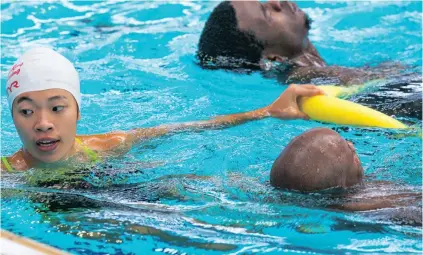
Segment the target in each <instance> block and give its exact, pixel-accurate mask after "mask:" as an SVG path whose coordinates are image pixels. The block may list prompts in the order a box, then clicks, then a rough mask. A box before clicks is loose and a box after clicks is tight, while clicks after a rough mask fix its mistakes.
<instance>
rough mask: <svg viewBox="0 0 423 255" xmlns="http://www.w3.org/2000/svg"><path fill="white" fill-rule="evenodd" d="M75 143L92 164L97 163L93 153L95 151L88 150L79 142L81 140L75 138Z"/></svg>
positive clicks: (95, 154) (95, 155)
mask: <svg viewBox="0 0 423 255" xmlns="http://www.w3.org/2000/svg"><path fill="white" fill-rule="evenodd" d="M75 141H76V142H77V143H78V145H79V146H81V147H82V150H83V151H84V152H85V154H86V155H87V156H88V158H89V159H90V160H91V161H92V162H98V161H99V159H98V157H97V153H95V151H93V150H91V149H90V148H88V146H87V145H85V144H83V143H82V141H81V139H79V138H75Z"/></svg>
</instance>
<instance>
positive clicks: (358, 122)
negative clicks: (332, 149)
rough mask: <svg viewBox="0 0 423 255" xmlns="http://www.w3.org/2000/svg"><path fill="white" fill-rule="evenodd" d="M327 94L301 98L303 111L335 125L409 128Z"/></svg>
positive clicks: (376, 112) (368, 109)
mask: <svg viewBox="0 0 423 255" xmlns="http://www.w3.org/2000/svg"><path fill="white" fill-rule="evenodd" d="M324 90H325V89H324ZM325 92H326V90H325ZM326 93H327V94H328V95H325V96H314V97H304V98H301V99H300V102H299V105H300V109H301V111H302V112H304V113H305V114H307V115H308V116H309V117H310V118H311V119H313V120H317V121H322V122H328V123H334V124H341V125H351V126H364V127H381V128H407V126H406V125H404V124H403V123H401V122H399V121H398V120H396V119H394V118H392V117H389V116H388V115H386V114H383V113H381V112H378V111H375V110H373V109H370V108H369V107H366V106H363V105H360V104H357V103H353V102H350V101H347V100H344V99H340V98H336V97H334V96H332V95H333V94H332V93H328V92H326ZM335 94H336V93H335Z"/></svg>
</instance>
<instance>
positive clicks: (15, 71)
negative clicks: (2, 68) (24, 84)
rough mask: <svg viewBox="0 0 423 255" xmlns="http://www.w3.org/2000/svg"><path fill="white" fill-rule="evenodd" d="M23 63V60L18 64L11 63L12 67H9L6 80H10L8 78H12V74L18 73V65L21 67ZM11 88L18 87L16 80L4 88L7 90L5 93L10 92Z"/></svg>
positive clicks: (19, 70)
mask: <svg viewBox="0 0 423 255" xmlns="http://www.w3.org/2000/svg"><path fill="white" fill-rule="evenodd" d="M22 65H23V62H22V63H19V64H15V65H13V67H12V69H10V71H9V75H8V77H7V80H8V81H9V80H10V78H12V77H13V76H14V75H19V73H20V72H21V69H20V68H19V67H21V66H22ZM17 68H19V69H17ZM12 88H19V83H18V81H13V82H12V83H11V84H10V86H9V87H8V88H7V90H6V92H7V94H10V93H12Z"/></svg>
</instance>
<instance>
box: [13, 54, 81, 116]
mask: <svg viewBox="0 0 423 255" xmlns="http://www.w3.org/2000/svg"><path fill="white" fill-rule="evenodd" d="M46 89H64V90H67V91H69V92H70V93H71V94H72V95H73V97H74V98H75V100H76V103H77V104H78V107H79V109H81V93H80V85H79V76H78V72H77V71H76V70H75V67H74V66H73V64H72V63H71V62H70V61H69V60H68V59H67V58H65V57H64V56H62V55H60V54H59V53H57V52H56V51H54V50H52V49H49V48H42V47H40V48H34V49H31V50H29V51H27V52H25V54H23V55H22V56H21V57H20V58H19V59H18V60H17V61H16V62H15V64H14V65H13V67H12V68H11V69H10V71H9V73H8V75H7V84H6V94H7V97H8V100H9V107H10V109H12V105H13V101H14V100H15V98H16V97H17V96H19V95H20V94H22V93H25V92H30V91H40V90H46Z"/></svg>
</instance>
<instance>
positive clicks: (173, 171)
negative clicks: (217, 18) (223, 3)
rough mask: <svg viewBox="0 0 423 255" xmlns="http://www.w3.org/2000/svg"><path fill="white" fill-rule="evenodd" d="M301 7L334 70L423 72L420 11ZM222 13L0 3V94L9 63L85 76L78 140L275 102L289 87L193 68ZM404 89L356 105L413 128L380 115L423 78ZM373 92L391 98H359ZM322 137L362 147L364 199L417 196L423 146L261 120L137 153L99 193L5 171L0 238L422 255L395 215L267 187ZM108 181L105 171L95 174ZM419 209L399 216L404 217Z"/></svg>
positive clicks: (132, 5) (116, 249) (9, 129)
mask: <svg viewBox="0 0 423 255" xmlns="http://www.w3.org/2000/svg"><path fill="white" fill-rule="evenodd" d="M298 4H299V6H300V7H301V8H304V10H305V11H306V12H307V13H308V14H309V15H310V16H311V18H312V19H313V20H314V23H313V25H312V30H311V32H310V38H311V40H312V41H313V42H314V43H315V45H316V47H317V49H318V50H319V52H320V53H321V55H322V56H323V58H324V59H325V60H326V61H327V62H328V63H330V64H335V65H343V66H350V67H359V66H363V65H372V66H375V65H377V64H380V63H383V62H392V61H398V62H400V63H401V64H403V65H409V67H410V69H411V70H417V72H420V70H421V67H422V46H421V41H422V32H421V26H422V20H421V14H422V6H421V2H412V1H407V2H405V1H395V2H386V1H383V2H379V1H369V2H363V1H360V2H336V3H334V2H322V1H318V2H311V1H310V2H298ZM215 5H217V2H196V1H185V2H183V3H180V2H177V1H166V2H165V1H160V2H115V1H107V2H97V1H94V2H68V1H62V2H60V3H59V2H57V3H55V2H46V3H43V2H15V1H2V4H1V76H2V78H1V91H2V92H3V91H5V84H6V80H5V76H6V74H7V71H8V69H9V68H10V67H11V66H12V64H13V63H14V61H15V60H16V57H18V56H19V55H21V54H22V53H23V52H25V51H26V50H27V49H29V48H31V47H33V46H35V45H47V46H51V47H54V48H55V49H57V50H58V51H59V52H61V53H62V54H64V55H65V56H66V57H68V58H69V59H70V60H71V61H72V62H73V63H75V66H76V68H77V69H78V71H79V74H80V78H81V90H82V93H83V95H82V100H83V103H82V104H83V107H82V119H81V121H80V122H79V126H78V133H80V134H90V133H102V132H109V131H112V130H127V129H131V128H134V127H147V126H154V125H159V124H163V123H175V122H182V121H193V120H200V119H208V118H210V117H211V116H215V115H220V114H229V113H234V112H241V111H247V110H252V109H255V108H258V107H263V106H265V105H267V104H269V103H271V102H272V100H274V99H275V98H276V97H277V96H278V95H279V94H280V93H281V92H282V91H283V90H284V89H285V88H286V86H285V85H284V84H282V85H281V84H278V83H277V81H275V80H272V79H266V78H264V77H263V76H262V75H261V74H259V73H253V74H245V75H239V74H234V73H230V72H224V71H205V70H202V69H200V68H199V67H198V66H197V64H196V59H195V51H196V45H197V42H198V39H199V35H200V33H201V29H202V27H203V25H204V22H205V20H206V19H207V17H208V15H209V14H210V12H211V10H212V9H213V7H214V6H215ZM413 77H414V76H413ZM413 77H411V78H410V76H407V77H396V78H395V79H396V81H402V82H405V83H406V84H407V85H406V88H407V89H404V88H403V89H397V88H396V87H390V86H389V84H385V85H383V84H382V85H381V86H382V87H381V89H380V90H379V91H376V92H374V94H370V95H369V94H366V95H362V96H360V95H359V96H357V97H356V98H355V99H354V100H356V101H359V102H363V104H367V105H370V106H372V107H375V108H378V109H380V110H383V111H384V112H387V113H389V114H395V115H397V117H398V118H400V119H401V120H403V121H404V122H407V123H408V124H411V125H414V126H416V127H420V128H421V119H420V120H419V117H415V116H416V114H417V116H420V118H421V109H417V110H416V109H414V110H412V111H411V112H408V114H399V113H398V112H396V110H395V111H393V112H392V111H389V110H392V107H398V104H397V102H403V101H404V102H406V101H407V100H408V98H409V97H410V96H413V95H416V93H417V94H419V93H421V87H420V86H421V85H420V83H421V82H416V77H417V80H418V79H421V78H419V77H421V75H420V74H417V76H416V77H414V78H413ZM395 79H394V78H393V80H395ZM378 93H379V94H378ZM375 95H376V96H380V97H382V98H383V97H385V99H386V98H388V99H389V100H391V99H392V98H393V99H395V100H393V101H392V102H389V103H386V102H373V101H371V102H370V101H366V100H365V99H366V98H367V97H370V98H372V97H373V98H374V97H375ZM419 97H420V96H419ZM376 98H377V97H376ZM388 99H386V100H388ZM389 100H388V101H389ZM420 100H421V97H420ZM1 106H2V113H1V117H2V119H1V138H2V139H1V153H2V155H10V154H12V153H14V152H15V151H16V150H18V149H19V148H20V146H21V143H20V141H19V140H18V135H17V133H16V131H15V129H14V126H13V122H12V119H11V116H10V112H9V110H8V105H7V99H6V97H5V95H4V93H3V94H2V96H1ZM400 108H401V107H399V108H398V111H399V110H400ZM415 111H417V113H416V112H415ZM419 114H420V115H419ZM321 126H328V127H331V128H334V129H336V130H337V131H338V132H340V134H341V135H342V136H343V137H345V138H346V139H349V140H350V141H352V142H353V143H354V144H355V147H356V149H357V151H358V154H359V156H360V159H361V161H362V163H363V166H364V169H365V175H366V183H368V184H369V186H370V187H371V183H373V182H375V181H388V182H389V183H380V184H378V186H375V187H374V188H373V189H370V190H369V191H368V192H369V193H368V194H365V195H364V196H377V195H387V194H400V193H402V192H409V191H419V190H420V188H421V185H422V173H421V165H422V141H421V139H420V138H418V137H415V136H408V135H404V134H402V133H398V131H387V130H381V129H363V128H348V127H340V126H335V125H326V124H322V123H317V122H313V121H302V120H295V121H279V120H275V119H265V120H262V121H256V122H251V123H248V124H245V125H242V126H237V127H234V128H230V129H226V130H212V131H206V132H202V133H183V134H177V135H174V136H171V137H166V138H161V139H156V140H152V141H148V142H145V143H143V144H140V145H139V146H136V147H134V148H133V149H132V150H131V151H130V152H129V153H128V154H127V155H126V156H125V157H123V158H122V159H119V160H114V161H111V162H107V163H106V164H105V165H104V166H103V165H101V166H99V167H98V169H93V170H92V173H91V174H90V177H88V181H90V182H92V183H93V184H95V185H97V186H98V188H96V189H90V190H85V189H74V190H69V189H66V190H63V189H55V188H40V187H33V186H31V185H29V184H27V183H25V181H23V179H24V178H22V177H24V174H3V175H2V180H1V185H2V193H1V195H2V202H1V217H2V218H1V228H3V229H6V230H9V231H12V232H14V233H17V234H20V235H23V236H26V237H30V238H33V239H35V240H38V241H41V242H43V243H47V244H49V245H52V246H55V247H58V248H60V249H64V250H66V251H68V252H71V253H75V254H160V253H166V254H259V253H266V254H280V253H282V252H285V253H287V254H290V253H292V254H294V253H312V254H345V253H348V252H350V253H362V252H363V253H364V252H368V253H372V254H375V253H398V252H403V253H421V252H422V240H421V235H422V230H421V227H418V226H414V225H413V224H403V223H404V222H398V221H396V220H395V219H394V218H395V217H389V215H392V214H394V213H395V212H393V211H392V210H391V211H389V210H380V211H374V212H368V213H345V212H339V211H330V210H324V209H322V206H323V205H326V204H330V203H331V201H329V200H330V199H329V198H327V197H326V196H325V195H318V194H311V195H302V194H295V193H289V192H281V191H278V190H274V189H272V188H271V186H270V185H269V183H268V180H269V171H270V168H271V166H272V163H273V160H274V159H275V158H276V157H277V156H278V155H279V153H280V151H281V150H282V149H283V148H284V146H286V145H287V143H288V142H289V141H290V140H291V139H292V138H293V137H295V136H296V135H298V134H300V133H302V132H304V131H306V130H308V129H310V128H313V127H321ZM104 169H106V170H107V169H108V171H109V173H110V174H109V175H104V174H103V173H104ZM98 176H100V177H98ZM116 184H128V185H126V186H122V185H120V186H119V185H116ZM129 184H130V185H129ZM332 202H333V201H332ZM419 207H421V203H418V202H414V203H412V204H410V205H409V206H406V207H405V208H403V209H404V210H408V211H411V212H412V213H410V214H411V215H413V212H415V211H416V210H417V211H418V208H419ZM420 212H421V211H420ZM414 215H415V213H414Z"/></svg>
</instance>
